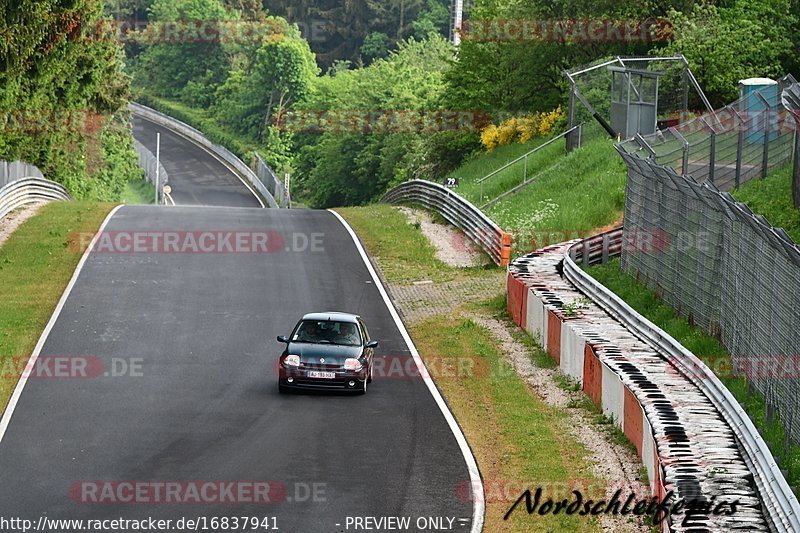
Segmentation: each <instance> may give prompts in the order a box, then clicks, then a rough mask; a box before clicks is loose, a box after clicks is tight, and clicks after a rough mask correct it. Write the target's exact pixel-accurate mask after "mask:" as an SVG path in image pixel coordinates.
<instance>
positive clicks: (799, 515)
mask: <svg viewBox="0 0 800 533" xmlns="http://www.w3.org/2000/svg"><path fill="white" fill-rule="evenodd" d="M622 239H623V233H622V230H616V231H613V232H609V233H606V234H602V235H600V236H596V237H593V238H592V239H587V240H584V241H581V242H579V243H577V244H573V245H572V246H570V247H569V250H568V253H567V254H566V255H565V257H564V263H563V272H564V277H566V278H567V279H568V280H569V281H570V282H571V283H573V284H574V285H575V286H576V287H578V289H580V290H581V292H583V293H584V294H586V295H587V296H589V297H590V298H591V299H592V300H593V301H594V302H595V303H596V304H597V305H599V306H600V307H602V308H603V309H604V310H605V311H606V312H608V313H609V314H610V315H611V316H613V317H614V318H616V319H617V320H618V321H620V322H621V323H622V324H624V325H625V326H626V327H627V328H628V329H629V330H630V331H632V332H633V333H634V334H636V335H637V336H638V337H639V338H641V339H643V340H645V341H647V342H648V343H650V344H651V345H652V346H654V347H656V348H658V350H659V352H660V353H662V354H664V355H665V356H666V357H667V359H668V361H669V362H670V363H672V364H673V365H674V366H675V367H676V368H677V369H678V370H679V371H680V372H681V373H682V374H683V375H684V376H686V377H687V378H688V379H689V380H690V381H691V382H692V383H694V384H695V385H696V386H697V387H698V388H699V389H700V390H701V391H703V393H704V394H705V396H706V397H707V398H708V399H709V400H710V401H711V403H712V404H713V405H714V407H715V408H716V409H717V410H718V411H719V413H720V415H722V417H723V418H724V420H725V421H726V422H727V424H728V426H729V427H730V428H731V430H732V431H733V433H734V434H735V436H736V439H737V441H738V443H739V445H740V446H741V448H742V449H743V450H744V458H745V460H746V462H747V464H748V467H749V468H750V471H751V472H752V474H753V480H754V482H755V484H756V487H757V489H758V493H759V496H760V498H761V501H762V502H763V504H764V509H765V513H764V515H765V516H766V518H767V519H769V520H771V521H772V525H773V527H774V528H775V529H776V530H777V531H800V504H798V501H797V497H796V496H795V495H794V493H793V492H792V490H791V488H790V487H789V484H788V483H787V482H786V479H785V478H784V477H783V474H782V473H781V471H780V468H779V467H778V465H777V463H776V462H775V459H774V458H773V456H772V453H771V452H770V450H769V448H768V446H767V444H766V442H764V439H763V438H762V437H761V435H760V434H759V432H758V430H757V429H756V427H755V426H754V425H753V422H752V421H751V420H750V417H749V416H748V415H747V413H745V411H744V409H742V407H741V405H739V402H738V401H737V400H736V398H734V396H733V395H732V394H731V392H730V391H729V390H728V389H727V388H726V387H725V385H723V384H722V382H721V381H720V380H719V378H718V377H717V376H716V375H715V374H714V373H713V372H712V371H711V370H710V369H709V368H708V367H707V366H706V365H705V363H703V362H702V361H701V360H700V359H698V358H697V357H696V356H695V355H694V354H692V353H691V352H690V351H689V350H687V349H686V348H685V347H684V346H683V345H681V344H680V343H679V342H678V341H676V340H675V339H674V338H672V337H671V336H670V335H668V334H667V333H666V332H664V331H663V330H662V329H661V328H659V327H658V326H656V325H655V324H653V323H652V322H650V321H649V320H647V319H646V318H645V317H643V316H642V315H640V314H639V313H637V312H636V311H635V310H634V309H632V308H631V307H630V306H629V305H628V304H626V303H625V302H624V301H623V300H622V299H621V298H619V297H618V296H617V295H616V294H614V293H612V292H611V291H610V290H608V289H607V288H606V287H604V286H603V285H602V284H600V283H599V282H598V281H597V280H595V279H594V278H593V277H592V276H590V275H589V274H587V273H586V272H584V271H583V270H582V269H581V268H580V267H578V265H577V264H576V261H578V258H580V260H581V261H582V262H583V263H584V264H592V263H597V262H601V261H602V260H603V259H604V258H607V257H608V256H610V255H619V251H620V249H621V242H622ZM612 243H613V246H612Z"/></svg>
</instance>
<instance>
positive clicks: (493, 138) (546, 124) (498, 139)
mask: <svg viewBox="0 0 800 533" xmlns="http://www.w3.org/2000/svg"><path fill="white" fill-rule="evenodd" d="M562 114H563V113H562V111H561V106H559V107H557V108H555V109H554V110H552V111H549V112H539V111H537V112H536V113H531V114H529V115H526V116H524V117H521V118H509V119H507V120H504V121H502V122H501V123H500V124H499V125H498V126H495V125H494V124H489V125H488V126H486V128H484V129H483V131H482V132H481V144H483V147H484V148H485V149H486V151H487V152H491V151H492V150H494V149H495V148H496V147H498V146H500V145H504V144H511V143H512V142H514V141H515V140H517V141H518V142H520V143H522V144H525V143H526V142H528V141H530V140H531V139H533V138H534V137H536V136H545V135H548V134H549V133H550V132H551V131H553V127H554V126H555V125H556V123H557V122H558V120H559V119H560V118H561V117H562Z"/></svg>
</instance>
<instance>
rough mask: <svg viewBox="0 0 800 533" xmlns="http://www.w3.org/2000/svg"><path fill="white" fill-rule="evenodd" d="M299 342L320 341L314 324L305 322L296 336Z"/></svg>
mask: <svg viewBox="0 0 800 533" xmlns="http://www.w3.org/2000/svg"><path fill="white" fill-rule="evenodd" d="M297 340H298V341H300V342H318V341H319V340H320V334H319V327H317V323H316V322H306V323H305V324H303V327H301V328H300V333H299V334H298V335H297Z"/></svg>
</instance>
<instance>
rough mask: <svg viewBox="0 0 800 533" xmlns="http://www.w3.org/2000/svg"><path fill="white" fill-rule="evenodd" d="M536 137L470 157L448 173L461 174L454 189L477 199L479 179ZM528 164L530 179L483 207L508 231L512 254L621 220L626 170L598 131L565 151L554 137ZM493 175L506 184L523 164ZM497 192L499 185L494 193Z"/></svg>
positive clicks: (518, 177)
mask: <svg viewBox="0 0 800 533" xmlns="http://www.w3.org/2000/svg"><path fill="white" fill-rule="evenodd" d="M540 142H541V139H537V140H536V141H533V142H532V143H528V144H526V145H519V144H518V145H509V146H502V147H500V148H497V149H495V150H494V151H493V152H492V153H490V154H486V155H484V156H480V157H476V158H474V159H472V160H470V161H469V162H467V163H466V164H464V165H463V166H462V167H461V168H459V169H457V170H456V171H454V172H453V173H452V174H451V175H452V176H458V177H459V178H460V179H461V182H460V185H459V188H458V189H457V190H456V192H458V193H459V194H461V195H462V196H464V197H466V198H467V199H469V200H470V201H472V202H473V203H475V202H477V201H478V200H479V196H480V191H479V186H478V185H477V184H476V181H477V180H478V179H480V178H481V177H483V176H485V175H486V174H487V173H488V172H490V171H491V170H494V169H496V168H499V167H500V166H502V165H503V164H504V163H506V162H507V161H511V160H513V159H514V158H515V157H517V156H519V155H521V154H523V153H525V151H527V150H530V149H531V148H532V147H533V146H535V145H536V144H538V143H540ZM528 168H529V174H528V175H529V176H531V175H535V176H536V178H535V181H534V182H533V183H531V184H530V185H528V186H527V187H525V188H523V189H522V190H520V191H519V192H517V193H516V194H514V195H511V196H508V197H506V198H504V199H502V200H500V201H498V202H497V203H495V204H493V205H491V206H489V207H488V208H486V210H485V212H486V214H487V215H488V216H489V217H490V218H491V219H492V220H494V221H495V222H497V224H498V225H499V226H500V227H502V228H503V229H505V230H506V231H509V232H510V233H511V234H512V237H513V245H514V255H520V254H523V253H526V252H529V251H532V250H535V249H537V248H540V247H542V246H544V245H547V244H553V243H556V242H562V241H564V240H568V239H572V238H575V237H581V236H585V235H588V234H591V233H593V232H594V230H596V229H597V228H603V227H606V226H609V225H611V224H614V223H615V222H617V221H619V220H621V218H622V212H623V209H624V207H625V179H626V170H625V164H624V162H623V161H622V158H620V157H619V155H618V154H617V152H616V150H614V143H613V141H612V140H611V139H607V138H605V137H603V136H596V137H594V138H593V139H592V140H588V141H587V142H586V143H585V144H584V145H583V147H581V148H580V149H578V150H574V151H572V152H570V153H569V154H566V155H565V154H564V143H563V142H562V141H556V142H555V143H553V144H552V145H550V146H548V147H547V148H545V149H544V150H543V151H542V153H537V154H535V155H534V156H532V157H531V159H530V161H529V166H528ZM495 179H496V180H497V181H498V183H501V182H502V184H503V189H505V190H507V189H508V188H510V187H511V186H512V185H513V184H516V183H519V182H520V181H521V180H522V166H521V165H519V164H517V165H514V166H513V167H510V168H509V169H508V170H506V171H504V172H503V173H502V174H498V177H497V178H493V179H492V180H490V181H495ZM495 192H499V190H498V191H494V192H493V193H492V196H494V195H495V194H494V193H495ZM486 194H487V193H486V192H485V191H484V195H486Z"/></svg>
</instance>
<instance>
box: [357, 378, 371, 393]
mask: <svg viewBox="0 0 800 533" xmlns="http://www.w3.org/2000/svg"><path fill="white" fill-rule="evenodd" d="M368 381H369V380H368V379H365V380H364V383H362V385H361V388H360V389H358V393H359V394H366V393H367V382H368Z"/></svg>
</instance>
